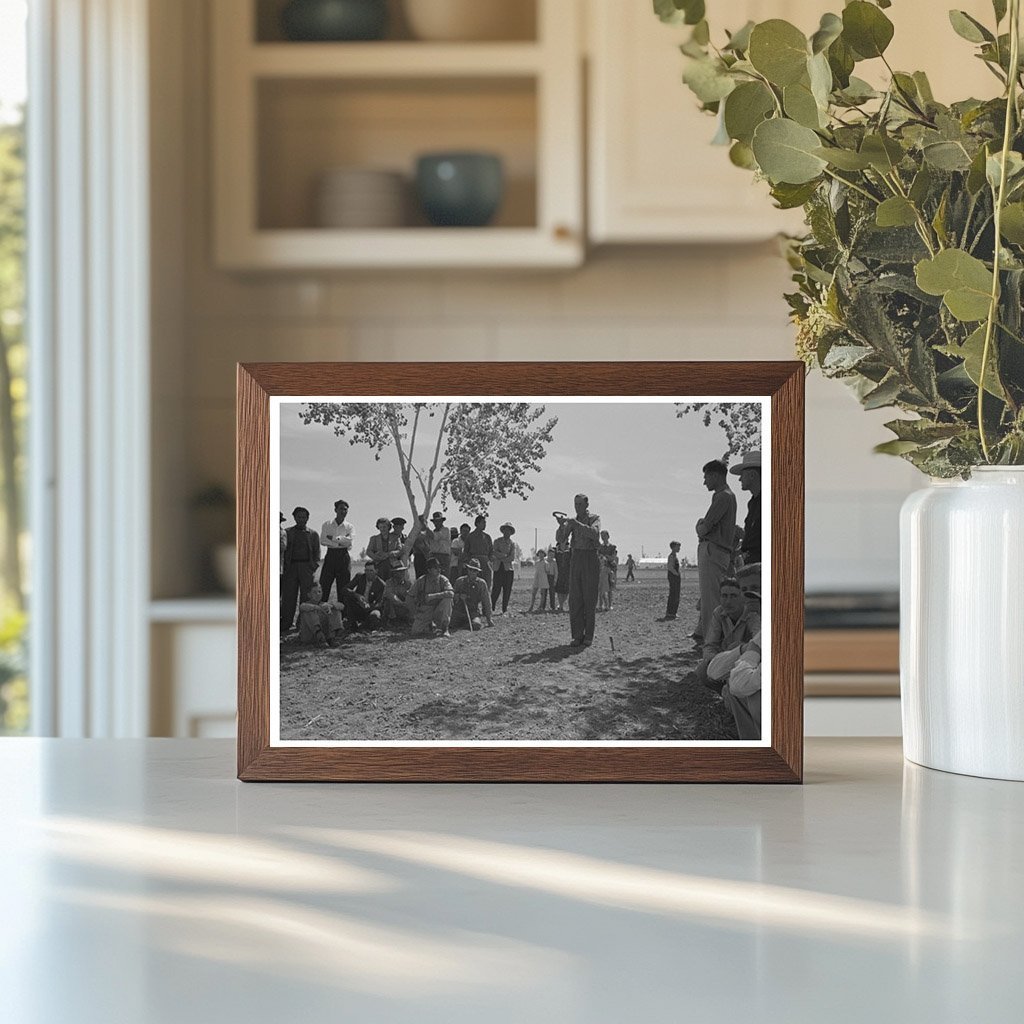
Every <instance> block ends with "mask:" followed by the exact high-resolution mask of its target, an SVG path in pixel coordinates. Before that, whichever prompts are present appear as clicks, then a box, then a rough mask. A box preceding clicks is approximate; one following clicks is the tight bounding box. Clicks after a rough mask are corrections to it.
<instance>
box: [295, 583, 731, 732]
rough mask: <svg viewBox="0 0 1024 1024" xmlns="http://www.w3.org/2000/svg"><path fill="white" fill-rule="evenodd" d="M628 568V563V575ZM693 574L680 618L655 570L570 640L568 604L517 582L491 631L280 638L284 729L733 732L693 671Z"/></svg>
mask: <svg viewBox="0 0 1024 1024" xmlns="http://www.w3.org/2000/svg"><path fill="white" fill-rule="evenodd" d="M623 575H624V573H623V572H622V570H621V569H620V577H621V576H623ZM695 577H696V574H695V573H687V574H686V576H685V577H684V580H683V590H682V602H681V605H680V616H679V618H678V619H677V620H676V621H675V622H659V621H657V620H658V618H659V617H661V616H662V615H664V611H665V598H666V594H667V584H666V583H665V579H664V576H663V575H662V574H661V573H658V572H654V571H645V572H643V573H642V574H641V575H640V577H639V578H638V579H637V581H636V582H634V583H624V582H622V581H621V579H620V582H619V585H618V587H617V588H616V592H615V607H614V609H613V610H612V611H610V612H599V613H598V616H597V630H596V634H595V639H594V644H593V646H592V647H589V648H586V649H582V650H581V649H579V648H572V647H569V646H568V645H569V640H570V636H569V622H568V619H569V616H568V613H567V612H566V613H562V614H557V613H546V614H532V615H531V614H528V613H527V611H526V609H527V608H528V607H529V603H530V581H529V580H528V579H522V580H517V581H516V585H515V588H514V590H513V595H512V602H511V603H510V605H509V613H508V614H507V615H505V616H496V617H495V620H494V622H495V625H494V627H493V628H484V629H483V630H481V631H480V632H477V633H473V634H470V633H469V631H468V630H465V629H462V630H458V631H455V632H453V634H452V637H451V639H443V638H432V637H411V636H409V634H408V633H403V632H397V631H396V632H389V631H383V632H380V633H376V634H368V635H364V634H351V635H349V636H348V637H347V638H346V639H345V640H344V641H343V642H342V644H341V645H340V646H339V647H337V648H326V649H322V648H308V647H302V646H300V645H298V644H297V643H295V642H293V641H292V640H288V641H286V642H285V643H283V644H282V645H281V738H282V739H285V740H352V739H358V740H381V739H401V740H410V739H418V740H440V739H446V740H610V739H620V740H638V739H648V740H656V739H675V740H701V739H730V738H735V732H734V729H733V723H732V717H731V715H729V713H728V712H727V711H726V710H725V708H724V707H723V705H722V704H721V703H720V702H719V701H718V700H716V699H715V697H714V696H713V695H712V694H711V693H710V692H709V691H707V690H706V689H704V688H703V687H702V686H700V685H699V684H697V683H695V682H694V680H693V679H692V678H691V675H692V671H693V669H694V667H695V665H696V664H697V661H698V655H697V652H696V651H695V650H694V648H693V644H692V641H691V640H690V639H689V635H690V633H691V632H692V631H693V627H694V625H695V623H696V611H695V608H696V594H697V583H696V578H695Z"/></svg>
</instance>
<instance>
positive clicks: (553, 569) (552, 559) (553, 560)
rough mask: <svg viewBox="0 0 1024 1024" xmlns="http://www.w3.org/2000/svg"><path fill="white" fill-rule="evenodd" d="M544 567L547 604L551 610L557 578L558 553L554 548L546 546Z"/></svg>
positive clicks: (553, 607)
mask: <svg viewBox="0 0 1024 1024" xmlns="http://www.w3.org/2000/svg"><path fill="white" fill-rule="evenodd" d="M544 568H545V569H546V570H547V574H548V604H549V605H550V606H551V610H552V611H557V609H556V608H555V583H556V581H557V579H558V555H557V552H556V551H555V549H554V548H548V557H547V559H546V560H545V566H544Z"/></svg>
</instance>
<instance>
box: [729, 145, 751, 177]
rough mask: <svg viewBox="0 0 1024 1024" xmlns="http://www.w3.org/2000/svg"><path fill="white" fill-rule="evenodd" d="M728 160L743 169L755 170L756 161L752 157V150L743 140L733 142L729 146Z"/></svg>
mask: <svg viewBox="0 0 1024 1024" xmlns="http://www.w3.org/2000/svg"><path fill="white" fill-rule="evenodd" d="M729 160H730V162H731V163H733V164H735V166H737V167H742V168H743V169H744V170H745V171H756V170H757V161H756V160H755V159H754V151H753V150H752V149H751V148H750V146H748V145H747V144H746V143H745V142H734V143H733V144H732V146H731V147H730V148H729Z"/></svg>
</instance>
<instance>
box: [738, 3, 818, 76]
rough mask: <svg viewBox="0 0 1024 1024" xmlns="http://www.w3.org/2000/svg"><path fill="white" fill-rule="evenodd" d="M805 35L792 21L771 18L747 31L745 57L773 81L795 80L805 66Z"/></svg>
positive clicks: (806, 51) (806, 50)
mask: <svg viewBox="0 0 1024 1024" xmlns="http://www.w3.org/2000/svg"><path fill="white" fill-rule="evenodd" d="M808 54H809V51H808V48H807V37H806V36H805V35H804V34H803V32H801V31H800V29H798V28H797V27H796V26H795V25H791V24H790V23H789V22H788V21H783V20H782V19H780V18H772V19H769V20H768V21H762V22H761V23H760V24H759V25H755V26H754V28H753V30H752V31H751V33H750V47H749V48H748V50H747V59H748V60H749V61H750V63H751V64H753V65H754V67H755V68H756V69H757V70H758V71H759V72H760V73H761V74H762V75H764V77H765V78H767V79H768V81H769V82H771V83H772V84H773V85H778V86H782V87H785V86H787V85H793V84H794V83H795V82H798V81H799V80H800V78H801V77H802V76H803V74H804V71H805V70H806V68H807V57H808Z"/></svg>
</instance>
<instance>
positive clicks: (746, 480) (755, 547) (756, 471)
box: [729, 451, 761, 565]
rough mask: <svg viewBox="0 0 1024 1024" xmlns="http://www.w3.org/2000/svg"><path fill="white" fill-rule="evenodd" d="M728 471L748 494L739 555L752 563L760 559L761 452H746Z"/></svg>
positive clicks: (747, 563) (746, 563)
mask: <svg viewBox="0 0 1024 1024" xmlns="http://www.w3.org/2000/svg"><path fill="white" fill-rule="evenodd" d="M729 472H730V473H735V474H736V475H737V476H738V477H739V478H740V489H741V490H744V491H747V492H749V494H750V500H749V501H748V502H747V518H746V519H745V520H744V523H743V541H742V543H741V544H740V557H741V559H742V561H743V564H744V565H753V564H754V563H755V562H760V561H761V453H760V452H759V451H753V452H746V453H745V454H744V456H743V459H742V461H741V462H740V464H739V465H738V466H733V467H732V468H731V469H730V470H729Z"/></svg>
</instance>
